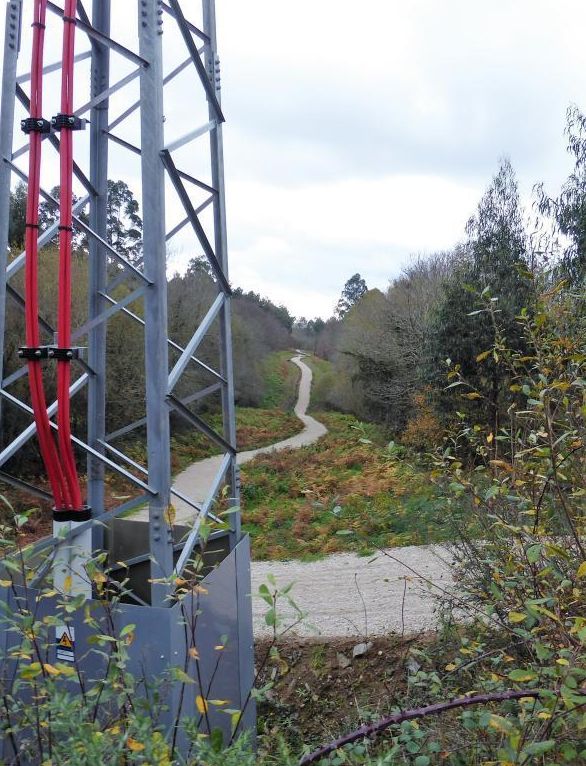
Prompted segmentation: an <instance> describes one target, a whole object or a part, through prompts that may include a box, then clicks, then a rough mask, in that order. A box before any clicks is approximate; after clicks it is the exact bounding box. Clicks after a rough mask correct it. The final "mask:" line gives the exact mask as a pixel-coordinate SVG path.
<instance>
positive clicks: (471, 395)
mask: <svg viewBox="0 0 586 766" xmlns="http://www.w3.org/2000/svg"><path fill="white" fill-rule="evenodd" d="M462 396H464V397H465V398H466V399H482V397H481V396H480V394H479V393H478V391H472V392H471V393H469V394H462Z"/></svg>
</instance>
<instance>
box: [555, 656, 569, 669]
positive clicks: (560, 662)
mask: <svg viewBox="0 0 586 766" xmlns="http://www.w3.org/2000/svg"><path fill="white" fill-rule="evenodd" d="M556 662H557V664H558V665H563V666H564V667H565V666H566V665H569V664H570V663H569V662H568V660H567V659H566V658H565V657H558V658H557V660H556Z"/></svg>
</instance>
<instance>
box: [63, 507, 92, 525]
mask: <svg viewBox="0 0 586 766" xmlns="http://www.w3.org/2000/svg"><path fill="white" fill-rule="evenodd" d="M91 518H92V509H91V508H90V507H89V505H84V506H83V507H82V508H80V509H79V510H77V511H76V510H72V509H71V508H53V521H90V519H91Z"/></svg>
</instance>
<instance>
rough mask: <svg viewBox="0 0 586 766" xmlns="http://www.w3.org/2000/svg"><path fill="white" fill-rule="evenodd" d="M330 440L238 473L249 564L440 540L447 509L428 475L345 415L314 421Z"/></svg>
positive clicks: (374, 429)
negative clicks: (249, 549)
mask: <svg viewBox="0 0 586 766" xmlns="http://www.w3.org/2000/svg"><path fill="white" fill-rule="evenodd" d="M316 417H317V418H318V419H319V420H321V421H322V422H323V423H325V425H326V426H327V427H328V429H329V433H328V434H327V435H326V436H324V437H323V438H322V439H320V440H319V441H318V442H317V443H316V444H313V445H311V446H309V447H303V448H301V449H298V450H286V451H282V452H278V453H273V454H268V455H260V456H259V457H257V458H256V459H255V460H254V461H252V462H251V463H247V464H246V465H243V466H242V505H243V522H244V528H245V529H246V530H247V531H248V532H250V534H251V537H252V549H253V556H254V558H255V559H261V560H262V559H274V560H279V559H293V558H295V559H303V560H310V559H314V558H318V557H320V556H323V555H324V554H328V553H336V552H342V551H355V552H358V553H364V554H367V553H370V552H372V551H373V550H375V549H376V547H389V546H401V545H423V544H427V543H432V542H438V541H441V540H445V539H447V536H448V534H449V532H448V526H447V524H446V517H447V506H446V502H445V500H444V498H443V497H442V496H441V493H440V491H439V489H437V488H436V486H435V485H434V484H432V483H431V481H430V476H429V471H427V470H426V469H424V468H423V467H420V466H418V465H416V464H414V463H411V462H409V461H408V460H406V459H405V458H401V457H398V455H397V452H396V451H393V450H389V449H388V447H387V444H386V440H385V438H384V436H383V434H382V432H381V431H380V430H379V429H378V428H377V427H375V426H373V425H368V424H364V423H360V422H359V421H357V420H356V419H355V418H354V417H353V416H351V415H343V414H340V413H332V412H330V413H323V412H322V413H317V414H316Z"/></svg>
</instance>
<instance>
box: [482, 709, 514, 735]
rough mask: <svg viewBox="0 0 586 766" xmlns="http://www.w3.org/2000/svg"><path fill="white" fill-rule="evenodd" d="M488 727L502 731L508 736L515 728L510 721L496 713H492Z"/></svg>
mask: <svg viewBox="0 0 586 766" xmlns="http://www.w3.org/2000/svg"><path fill="white" fill-rule="evenodd" d="M488 725H489V726H490V727H491V728H493V729H496V730H497V731H502V732H503V733H504V734H508V733H509V732H510V731H511V729H512V728H513V727H512V725H511V723H510V721H507V719H506V718H503V717H502V716H500V715H496V714H495V713H491V716H490V719H489V721H488Z"/></svg>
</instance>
